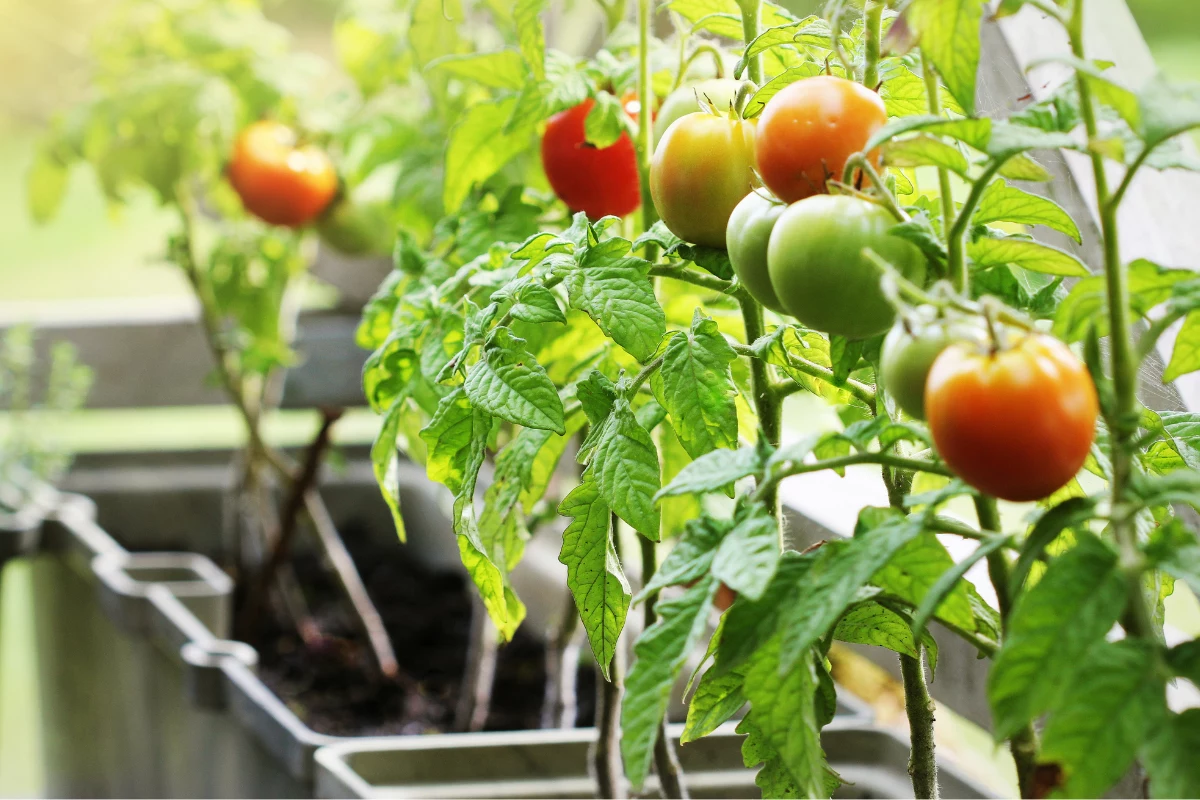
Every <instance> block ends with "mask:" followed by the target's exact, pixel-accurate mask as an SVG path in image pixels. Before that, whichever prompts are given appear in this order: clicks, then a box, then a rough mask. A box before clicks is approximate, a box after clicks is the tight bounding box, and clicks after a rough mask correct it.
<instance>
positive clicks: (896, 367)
mask: <svg viewBox="0 0 1200 800" xmlns="http://www.w3.org/2000/svg"><path fill="white" fill-rule="evenodd" d="M986 341H987V331H986V330H985V329H984V327H983V326H982V325H980V324H979V322H978V321H977V320H971V319H967V318H964V317H960V316H955V317H954V318H952V319H949V320H946V319H939V318H938V314H937V310H936V309H934V308H933V307H932V306H921V307H920V308H918V309H917V310H916V312H915V313H914V314H913V315H912V316H911V317H909V318H908V319H905V320H897V321H896V324H895V325H893V326H892V329H891V330H890V331H888V335H887V337H886V338H885V339H884V340H883V351H882V352H881V354H880V359H879V360H880V364H879V382H880V384H882V385H883V388H884V389H886V390H887V392H888V394H890V395H891V396H892V397H893V398H895V400H896V402H897V403H898V404H899V405H900V408H902V409H904V412H905V413H906V414H908V415H909V416H911V417H914V418H916V419H925V383H926V381H927V379H928V378H929V370H930V368H932V367H933V362H934V361H935V360H936V359H937V357H938V356H939V355H941V354H942V351H943V350H945V349H946V348H947V347H949V346H950V345H952V344H955V343H957V342H976V343H979V344H983V343H985V342H986Z"/></svg>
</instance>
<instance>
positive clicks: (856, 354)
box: [829, 336, 866, 386]
mask: <svg viewBox="0 0 1200 800" xmlns="http://www.w3.org/2000/svg"><path fill="white" fill-rule="evenodd" d="M865 346H866V343H865V342H863V341H862V340H858V339H856V340H850V339H847V338H846V337H844V336H830V337H829V360H830V361H831V362H832V363H833V385H834V386H845V385H846V379H847V378H849V377H850V373H851V372H853V371H854V370H855V369H857V368H858V361H859V359H860V358H862V354H863V349H864V347H865Z"/></svg>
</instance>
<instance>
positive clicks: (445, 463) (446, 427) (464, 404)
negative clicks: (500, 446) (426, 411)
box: [421, 388, 474, 496]
mask: <svg viewBox="0 0 1200 800" xmlns="http://www.w3.org/2000/svg"><path fill="white" fill-rule="evenodd" d="M472 411H473V410H472V407H471V401H470V400H468V399H467V394H466V392H464V391H463V390H462V388H458V389H455V390H454V391H453V392H451V393H450V394H448V395H446V396H445V397H444V398H442V400H441V402H440V403H439V404H438V407H437V411H436V412H435V413H434V415H433V418H432V419H430V420H429V424H428V425H426V426H425V428H424V429H422V431H421V438H422V439H423V440H425V443H426V444H427V445H428V446H429V452H428V453H427V454H426V457H425V471H426V472H427V473H428V474H429V479H430V480H431V481H437V482H438V483H440V484H442V485H444V486H445V487H446V488H447V489H449V490H450V491H451V492H452V493H453V494H454V495H455V496H458V495H460V494H462V488H463V486H464V484H465V483H466V481H467V477H468V476H467V475H466V473H465V471H464V465H465V463H466V459H467V450H468V448H469V447H470V445H471V432H472V421H471V417H472ZM471 481H472V483H473V482H474V477H471Z"/></svg>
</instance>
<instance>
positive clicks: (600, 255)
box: [563, 240, 667, 363]
mask: <svg viewBox="0 0 1200 800" xmlns="http://www.w3.org/2000/svg"><path fill="white" fill-rule="evenodd" d="M613 241H616V242H618V244H617V245H616V248H610V249H607V250H606V249H602V248H601V247H591V248H588V250H587V252H586V253H585V254H584V256H583V257H582V259H581V260H580V263H579V266H578V268H577V269H570V270H568V271H567V272H566V275H565V277H564V281H563V282H564V283H565V284H566V287H567V292H568V294H569V296H570V300H571V307H572V308H577V309H579V310H580V311H583V312H585V313H586V314H587V315H588V316H589V317H591V318H592V320H593V321H594V322H595V323H596V324H597V325H598V326H600V330H602V331H604V334H605V335H606V336H608V337H609V338H611V339H612V340H613V341H614V342H616V343H617V344H619V345H620V346H621V347H623V348H624V349H625V350H626V351H627V352H628V353H629V354H630V355H632V356H633V357H634V358H636V359H637V360H638V361H641V362H642V363H645V362H646V361H648V360H649V359H650V358H651V357H652V356H653V355H654V352H655V351H656V350H657V349H658V343H659V341H660V340H661V339H662V337H663V334H665V333H666V330H667V317H666V314H665V313H664V312H663V310H662V306H660V305H659V304H658V299H657V298H656V297H655V296H654V286H653V284H651V282H650V277H649V274H648V273H649V270H650V264H649V262H647V261H644V260H643V259H640V258H634V257H628V256H624V255H623V254H621V255H617V256H614V255H613V253H620V252H621V249H623V250H624V251H625V252H628V250H629V244H630V243H629V242H625V241H624V240H610V242H606V243H605V245H608V244H611V243H612V242H613ZM621 242H623V243H624V244H623V246H622V245H621V244H620V243H621Z"/></svg>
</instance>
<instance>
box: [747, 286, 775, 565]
mask: <svg viewBox="0 0 1200 800" xmlns="http://www.w3.org/2000/svg"><path fill="white" fill-rule="evenodd" d="M738 302H739V303H740V304H741V306H742V323H743V324H744V326H745V328H746V341H747V342H757V341H758V340H759V339H761V338H762V336H763V330H764V325H763V310H762V306H761V305H759V304H758V302H757V301H756V300H755V299H754V298H753V297H750V295H749V293H747V292H739V293H738ZM750 382H751V385H752V391H753V392H754V410H755V411H756V412H757V413H758V427H759V431H760V435H761V436H762V437H763V438H764V439H766V440H767V441H768V442H769V443H770V444H771V445H772V446H773V447H779V438H780V433H781V429H782V426H783V397H782V396H781V395H778V394H776V393H775V392H773V391H772V384H771V376H770V375H769V374H768V371H767V362H766V361H764V360H763V359H762V358H760V357H758V356H757V355H755V356H752V357H751V358H750ZM758 495H759V498H760V499H761V500H762V501H763V502H764V503H765V504H766V506H767V511H768V512H769V513H770V514H771V516H772V517H775V518H776V519H779V488H778V484H777V483H776V482H774V481H771V480H768V481H766V482H765V483H764V484H763V485H762V486H761V487H759V490H758ZM779 541H780V546H781V547H782V546H783V528H782V527H780V529H779Z"/></svg>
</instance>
